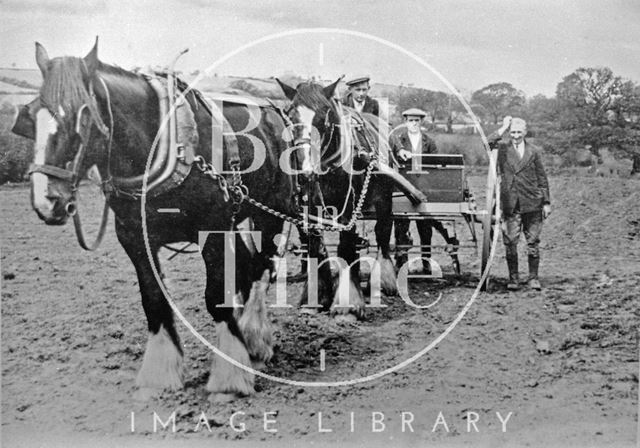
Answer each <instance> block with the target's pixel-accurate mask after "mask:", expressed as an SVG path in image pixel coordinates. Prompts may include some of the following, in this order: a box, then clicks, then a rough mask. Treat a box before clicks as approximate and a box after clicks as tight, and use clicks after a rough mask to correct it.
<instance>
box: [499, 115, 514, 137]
mask: <svg viewBox="0 0 640 448" xmlns="http://www.w3.org/2000/svg"><path fill="white" fill-rule="evenodd" d="M512 120H513V118H512V117H511V115H507V116H506V117H504V118H503V119H502V126H501V127H500V129H498V134H500V135H502V134H504V133H505V132H507V129H509V127H510V126H511V121H512Z"/></svg>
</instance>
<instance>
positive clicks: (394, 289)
mask: <svg viewBox="0 0 640 448" xmlns="http://www.w3.org/2000/svg"><path fill="white" fill-rule="evenodd" d="M376 280H379V281H380V289H381V290H382V292H383V293H384V294H385V295H387V296H395V295H397V294H398V285H397V279H396V270H395V267H394V266H393V262H392V261H391V259H390V258H385V257H383V256H382V254H378V257H377V259H376V263H375V264H374V265H373V268H372V269H371V280H370V281H371V285H372V287H373V285H374V281H376ZM372 294H373V291H372Z"/></svg>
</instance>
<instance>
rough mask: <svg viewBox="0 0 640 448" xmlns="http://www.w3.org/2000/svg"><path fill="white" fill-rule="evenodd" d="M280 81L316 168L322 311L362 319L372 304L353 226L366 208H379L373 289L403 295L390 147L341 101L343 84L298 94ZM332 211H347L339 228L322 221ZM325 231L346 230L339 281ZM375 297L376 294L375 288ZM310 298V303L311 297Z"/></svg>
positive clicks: (313, 244) (314, 241) (315, 242)
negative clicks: (395, 255) (393, 250)
mask: <svg viewBox="0 0 640 448" xmlns="http://www.w3.org/2000/svg"><path fill="white" fill-rule="evenodd" d="M277 81H278V83H279V84H280V87H281V88H282V90H283V92H284V94H285V96H286V97H287V98H288V99H289V101H290V102H291V103H290V106H289V107H288V108H287V109H286V111H285V112H286V114H287V115H288V117H289V119H290V120H291V122H292V123H293V127H294V130H293V137H294V142H295V143H296V145H297V146H298V147H300V148H302V149H303V151H304V152H305V156H304V160H305V161H307V162H309V164H310V165H311V167H310V169H311V173H307V176H306V178H307V183H306V184H307V185H306V186H307V190H308V194H307V196H308V197H309V199H308V205H309V208H308V213H309V215H310V216H309V220H310V221H311V222H312V223H313V222H316V223H319V224H317V225H316V226H315V229H314V228H313V227H314V226H313V225H312V224H310V227H311V231H309V232H308V233H309V235H308V238H309V242H308V245H309V255H310V257H311V258H317V259H318V262H319V263H318V266H319V268H318V269H317V283H318V284H317V287H318V291H317V294H318V296H317V298H318V300H319V303H320V305H322V306H323V307H324V308H330V309H331V310H332V311H333V312H334V313H337V314H346V315H348V314H351V315H354V316H356V318H359V319H361V318H363V316H364V312H365V301H364V297H363V292H362V288H361V285H360V261H361V260H360V259H359V258H358V250H357V244H358V240H359V237H358V234H357V232H356V229H355V226H354V225H353V224H354V223H355V220H356V219H357V218H358V217H359V216H358V215H359V213H360V212H361V211H364V210H365V209H366V207H368V206H370V205H373V206H374V207H375V217H376V224H375V234H376V242H377V244H378V256H377V259H376V260H375V262H374V263H371V260H370V259H369V263H370V266H371V281H372V285H373V281H374V279H375V280H376V281H377V282H379V283H377V285H378V286H379V287H380V290H381V291H382V292H384V293H385V294H387V295H395V294H396V293H397V286H396V277H395V269H394V266H393V262H392V261H391V254H390V247H389V240H390V238H391V229H392V226H393V221H392V215H391V205H392V202H391V201H392V190H393V186H394V181H395V182H396V183H398V182H402V179H400V178H399V177H398V176H397V175H395V176H394V173H393V172H392V171H391V170H390V169H389V168H388V165H387V166H386V169H384V170H383V168H384V167H385V156H384V153H385V152H386V153H387V154H388V143H387V139H386V138H384V135H385V134H384V133H383V132H381V129H380V126H378V123H377V120H378V119H377V117H373V116H363V115H360V114H359V113H358V112H356V111H355V110H354V109H352V108H348V107H346V106H343V105H342V104H341V103H340V102H339V101H337V100H336V99H335V98H334V93H335V89H336V87H337V85H338V83H339V82H340V79H338V80H336V81H335V82H334V83H332V84H331V85H329V86H327V87H323V86H322V85H320V84H318V83H315V82H303V83H300V84H299V85H298V86H297V87H296V88H293V87H291V86H289V85H287V84H285V83H284V82H282V81H280V80H277ZM354 122H355V125H354ZM356 128H357V129H356ZM387 135H388V134H387ZM307 166H308V165H307ZM381 174H383V175H381ZM401 187H403V188H404V191H405V192H406V190H407V189H410V188H411V186H410V185H407V182H404V183H402V185H401ZM412 193H413V194H416V192H415V191H412ZM329 206H330V207H334V208H333V210H338V211H340V213H339V216H338V217H335V216H334V217H333V218H332V221H333V222H334V225H331V224H327V222H326V218H327V217H326V216H324V217H323V216H321V215H322V213H321V212H320V211H321V210H326V209H327V208H328V207H329ZM319 210H320V211H319ZM314 217H315V219H314ZM336 218H337V219H336ZM335 221H337V222H338V224H337V225H335ZM323 227H324V228H325V230H339V231H340V241H339V244H338V251H337V255H338V261H339V263H340V274H339V275H338V281H334V280H333V278H332V275H331V271H330V268H329V266H328V263H323V261H325V260H327V258H328V253H327V251H326V249H325V248H324V245H323V242H322V238H321V235H320V232H319V231H318V230H321V229H322V228H323ZM347 281H348V283H346V282H347ZM310 286H311V287H314V285H310ZM308 287H309V285H307V288H304V289H303V291H307V290H308ZM371 291H372V292H374V291H373V288H371ZM305 300H308V298H303V301H305Z"/></svg>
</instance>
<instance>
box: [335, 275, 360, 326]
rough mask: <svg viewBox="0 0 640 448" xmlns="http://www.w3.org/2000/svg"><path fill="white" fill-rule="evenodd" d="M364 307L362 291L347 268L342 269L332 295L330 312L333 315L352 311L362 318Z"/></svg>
mask: <svg viewBox="0 0 640 448" xmlns="http://www.w3.org/2000/svg"><path fill="white" fill-rule="evenodd" d="M364 307H365V303H364V297H363V296H362V291H361V290H360V288H359V287H358V286H356V284H355V283H354V282H353V281H352V280H351V275H350V271H349V268H344V269H342V270H341V272H340V275H339V276H338V287H337V288H336V292H335V295H334V297H333V304H332V305H331V313H332V314H334V315H335V314H348V313H352V314H355V315H356V316H357V317H358V318H363V317H364Z"/></svg>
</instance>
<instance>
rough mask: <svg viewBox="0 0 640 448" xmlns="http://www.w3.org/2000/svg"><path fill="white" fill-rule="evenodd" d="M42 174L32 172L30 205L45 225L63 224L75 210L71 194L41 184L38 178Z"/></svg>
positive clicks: (54, 186) (53, 186) (50, 185)
mask: <svg viewBox="0 0 640 448" xmlns="http://www.w3.org/2000/svg"><path fill="white" fill-rule="evenodd" d="M39 176H42V174H39V173H35V174H32V179H31V205H32V207H33V209H34V210H35V212H36V214H37V215H38V217H39V218H40V219H41V220H43V221H44V222H45V224H47V225H54V226H58V225H63V224H65V223H66V222H67V219H68V218H69V217H70V216H73V215H74V214H75V213H76V212H77V207H76V204H75V201H74V199H73V197H72V195H71V194H65V193H64V192H63V191H60V189H59V187H57V186H56V185H52V184H48V183H46V184H43V183H42V181H43V180H44V179H39Z"/></svg>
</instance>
